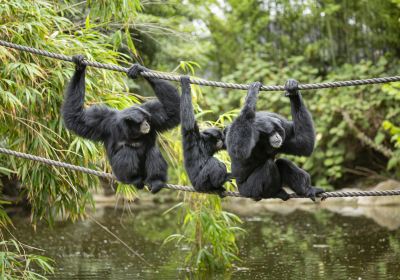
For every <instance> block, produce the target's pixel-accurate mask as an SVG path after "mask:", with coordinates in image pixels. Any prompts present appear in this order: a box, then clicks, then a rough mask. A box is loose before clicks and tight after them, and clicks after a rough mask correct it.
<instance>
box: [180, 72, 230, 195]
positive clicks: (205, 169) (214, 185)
mask: <svg viewBox="0 0 400 280" xmlns="http://www.w3.org/2000/svg"><path fill="white" fill-rule="evenodd" d="M181 86H182V96H181V122H182V123H181V127H182V128H181V130H182V145H183V157H184V164H185V169H186V172H187V173H188V175H189V179H190V181H191V182H192V185H193V187H194V188H195V189H196V190H197V191H200V192H206V191H215V192H217V193H219V195H220V196H221V197H222V196H223V195H222V193H223V192H224V191H225V189H224V187H223V185H224V183H225V182H226V181H228V180H230V173H228V172H227V171H226V166H225V164H224V163H222V162H221V161H219V160H218V159H216V158H215V157H214V156H213V155H214V154H215V153H216V152H218V151H219V150H222V149H225V137H224V133H223V131H222V130H220V129H218V128H215V127H213V128H208V129H205V130H203V131H201V132H200V130H199V127H198V125H197V123H196V120H195V116H194V111H193V104H192V95H191V90H190V78H189V77H188V76H182V77H181Z"/></svg>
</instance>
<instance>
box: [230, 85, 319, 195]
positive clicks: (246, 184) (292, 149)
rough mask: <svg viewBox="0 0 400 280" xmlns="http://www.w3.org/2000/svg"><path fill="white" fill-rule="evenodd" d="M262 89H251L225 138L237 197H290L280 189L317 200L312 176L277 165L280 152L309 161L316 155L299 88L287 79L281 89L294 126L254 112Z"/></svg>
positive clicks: (287, 165) (288, 163)
mask: <svg viewBox="0 0 400 280" xmlns="http://www.w3.org/2000/svg"><path fill="white" fill-rule="evenodd" d="M260 87H261V83H259V82H256V83H253V84H251V86H250V89H249V91H248V94H247V97H246V101H245V104H244V106H243V108H242V110H241V112H240V114H239V116H238V117H237V118H236V119H235V120H234V122H233V123H232V124H231V125H230V126H229V127H228V132H227V135H226V145H227V150H228V153H229V155H230V157H231V160H232V174H233V176H234V177H235V178H236V181H237V184H238V187H239V192H240V193H241V194H242V195H243V196H246V197H251V198H253V199H254V200H260V199H262V198H270V197H277V198H281V199H283V200H287V199H289V195H288V194H287V193H286V192H285V190H284V189H283V188H282V185H287V186H288V187H290V188H291V189H292V190H293V191H295V192H296V194H299V195H305V196H307V197H309V198H311V199H312V200H315V196H316V194H319V193H322V192H323V190H321V189H318V188H315V187H312V186H311V180H310V175H309V174H308V173H307V172H306V171H304V170H303V169H300V168H299V167H297V166H296V165H295V164H294V163H293V162H291V161H289V160H287V159H283V158H279V159H277V160H275V156H276V155H277V154H278V153H284V154H291V155H299V156H310V155H311V153H312V152H313V150H314V144H315V132H314V124H313V120H312V116H311V114H310V113H309V111H308V110H307V108H306V106H305V104H304V103H303V100H302V97H301V94H300V92H299V90H298V89H297V87H298V83H297V81H295V80H288V81H287V82H286V85H285V89H286V96H288V97H289V98H290V103H291V111H292V119H293V120H292V121H288V120H286V119H285V118H284V117H282V116H280V115H278V114H274V113H270V112H257V113H256V102H257V94H258V92H259V90H260Z"/></svg>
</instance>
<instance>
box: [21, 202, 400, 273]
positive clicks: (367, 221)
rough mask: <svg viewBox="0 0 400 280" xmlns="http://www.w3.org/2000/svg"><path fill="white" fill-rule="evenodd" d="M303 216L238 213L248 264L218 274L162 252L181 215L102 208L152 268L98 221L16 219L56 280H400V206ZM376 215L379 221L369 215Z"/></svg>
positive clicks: (100, 216) (170, 248)
mask: <svg viewBox="0 0 400 280" xmlns="http://www.w3.org/2000/svg"><path fill="white" fill-rule="evenodd" d="M288 207H291V206H290V205H289V206H285V208H286V209H288ZM337 209H345V207H337ZM305 210H306V211H304V210H295V211H293V212H291V213H285V214H282V211H279V212H281V213H276V212H272V211H265V210H264V211H257V213H256V214H254V213H244V214H243V213H242V214H240V216H241V217H242V219H243V220H244V224H243V227H244V228H245V229H246V230H247V231H248V235H247V236H245V237H243V238H241V239H240V240H239V242H238V244H239V247H240V258H241V259H242V260H243V262H241V263H237V264H236V266H235V267H234V268H233V269H232V270H230V271H227V272H214V273H213V274H212V275H210V274H207V273H201V274H200V273H199V272H195V271H191V269H190V268H187V267H185V266H184V262H183V260H184V257H185V255H186V254H187V250H188V248H186V247H185V246H184V245H183V244H182V245H179V246H176V245H175V244H173V243H171V244H169V245H166V246H164V247H162V246H161V244H162V241H163V239H164V238H165V237H167V236H168V235H170V234H172V233H176V232H177V229H176V225H177V224H178V222H177V217H176V215H175V213H171V214H169V215H162V212H163V210H158V209H157V207H153V208H152V209H150V210H149V209H145V210H139V211H138V210H134V213H133V214H129V213H127V212H126V211H125V212H123V211H121V210H115V209H114V208H102V209H99V210H97V212H96V213H95V214H94V217H95V219H96V220H97V221H99V222H100V223H102V224H104V225H106V226H107V227H108V228H110V229H111V230H112V232H114V233H115V234H116V235H117V236H118V237H119V238H121V239H122V240H124V241H125V242H126V243H127V244H128V245H129V246H130V247H131V248H133V249H134V250H136V251H137V252H138V253H139V254H140V255H141V256H142V257H143V258H144V259H146V260H147V261H148V262H150V263H151V264H153V267H149V266H146V265H145V264H144V263H143V262H142V261H141V260H140V259H139V258H138V257H136V256H135V255H134V254H133V253H131V252H130V251H129V250H128V249H126V248H125V247H124V246H122V245H121V244H120V243H119V242H117V241H116V240H115V239H114V238H113V237H111V236H110V235H109V234H108V233H107V232H106V231H104V230H103V229H101V228H100V227H99V226H98V225H97V224H96V223H95V222H94V221H91V220H86V221H81V222H77V223H74V224H72V223H68V222H58V223H56V225H55V227H54V228H53V229H50V228H48V227H47V226H44V225H42V226H38V228H37V229H36V232H35V231H34V230H33V229H32V228H31V226H30V225H29V222H28V220H27V218H23V217H14V219H13V220H14V224H15V226H16V228H17V229H18V230H17V231H16V232H15V235H16V237H17V238H18V239H19V240H20V241H22V242H24V243H26V244H29V245H32V246H35V247H38V248H43V249H45V250H46V252H45V255H47V256H50V257H52V258H54V259H55V260H56V262H57V264H56V274H55V275H54V276H53V277H52V279H87V280H89V279H91V280H92V279H177V278H179V279H211V277H212V279H400V276H399V275H400V229H399V226H398V224H397V223H400V215H398V214H399V207H391V208H388V207H382V208H379V207H376V208H373V211H372V210H371V209H367V208H366V210H365V209H364V210H363V211H364V212H360V210H359V209H353V210H354V211H353V212H351V213H350V214H349V211H343V213H344V214H346V216H344V215H342V214H337V213H334V212H332V211H329V210H326V209H318V208H315V209H314V208H312V209H311V210H310V209H305ZM331 210H332V209H331ZM371 211H372V212H373V213H377V214H376V215H375V216H371V215H369V216H368V214H366V215H364V214H365V213H370V212H371ZM286 212H287V211H286ZM289 212H290V211H289ZM360 213H361V214H360ZM385 213H386V214H385ZM393 213H395V215H393ZM355 216H357V217H355ZM367 216H368V217H367ZM387 217H389V220H385V219H386V218H387ZM374 219H375V221H374ZM379 224H381V225H383V226H381V225H379Z"/></svg>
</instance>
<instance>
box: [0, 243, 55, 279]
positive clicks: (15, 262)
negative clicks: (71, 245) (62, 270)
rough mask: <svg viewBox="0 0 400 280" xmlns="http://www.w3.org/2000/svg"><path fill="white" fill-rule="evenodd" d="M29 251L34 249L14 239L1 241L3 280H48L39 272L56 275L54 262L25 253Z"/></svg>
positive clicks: (0, 270) (0, 253)
mask: <svg viewBox="0 0 400 280" xmlns="http://www.w3.org/2000/svg"><path fill="white" fill-rule="evenodd" d="M25 247H26V248H25ZM27 249H30V250H31V249H34V248H32V247H29V246H26V245H23V244H22V243H20V242H18V241H16V240H14V239H10V240H8V241H5V240H3V241H0V275H1V279H4V280H11V279H24V280H38V279H47V278H46V277H45V276H43V275H41V274H39V273H38V272H37V271H38V270H39V271H40V272H43V273H45V274H53V273H54V268H53V261H52V260H51V259H49V258H47V257H44V256H40V255H36V254H28V253H27V252H26V251H25V250H27ZM37 268H38V269H37Z"/></svg>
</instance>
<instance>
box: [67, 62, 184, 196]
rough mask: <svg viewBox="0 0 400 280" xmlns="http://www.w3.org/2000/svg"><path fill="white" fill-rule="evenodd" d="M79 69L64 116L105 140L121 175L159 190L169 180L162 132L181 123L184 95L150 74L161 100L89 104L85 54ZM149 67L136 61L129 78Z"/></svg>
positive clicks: (76, 126)
mask: <svg viewBox="0 0 400 280" xmlns="http://www.w3.org/2000/svg"><path fill="white" fill-rule="evenodd" d="M73 60H74V62H75V64H76V69H75V73H74V75H73V77H72V78H71V81H70V83H69V85H68V88H67V90H66V93H65V100H64V104H63V107H62V115H63V118H64V122H65V126H66V127H67V128H68V129H70V130H72V131H73V132H75V133H76V134H77V135H79V136H81V137H84V138H86V139H90V140H94V141H101V142H103V143H104V146H105V148H106V151H107V157H108V159H109V162H110V164H111V167H112V170H113V173H114V175H115V176H116V178H117V179H118V180H119V181H121V182H123V183H125V184H133V185H135V186H136V187H137V188H138V189H142V188H143V187H144V185H145V184H147V185H148V186H149V188H150V189H151V191H152V193H156V192H158V191H160V190H161V189H162V188H163V187H164V186H165V183H166V180H167V168H168V166H167V162H166V161H165V159H164V158H163V156H162V154H161V152H160V150H159V148H158V146H157V144H156V138H157V132H163V131H165V130H168V129H172V128H174V127H175V126H177V125H178V124H179V122H180V98H179V94H178V91H177V89H176V88H175V87H174V86H172V85H171V84H170V83H168V82H166V81H163V80H159V79H156V78H146V79H147V81H148V82H149V83H150V85H151V87H152V88H153V90H154V93H155V95H156V96H157V98H158V99H156V100H151V101H147V102H145V103H143V104H141V105H140V106H132V107H130V108H127V109H124V110H121V111H119V110H116V109H112V108H109V107H107V106H91V107H89V108H87V109H85V108H84V100H85V71H86V65H85V64H84V63H83V60H84V57H83V56H82V55H77V56H74V57H73ZM142 71H146V68H144V67H143V66H141V65H139V64H134V65H133V66H132V67H131V68H130V69H129V71H128V76H129V77H130V78H132V79H136V78H137V77H138V75H139V74H140V73H141V72H142Z"/></svg>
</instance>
